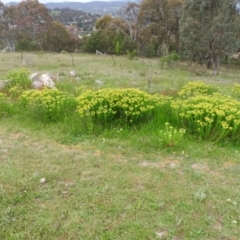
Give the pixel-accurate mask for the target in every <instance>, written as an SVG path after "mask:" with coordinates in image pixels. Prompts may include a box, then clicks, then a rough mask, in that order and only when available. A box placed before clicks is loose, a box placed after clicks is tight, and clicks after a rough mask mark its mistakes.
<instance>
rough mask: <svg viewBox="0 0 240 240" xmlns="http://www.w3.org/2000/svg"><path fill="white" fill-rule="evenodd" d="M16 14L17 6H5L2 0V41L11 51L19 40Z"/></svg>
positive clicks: (3, 45)
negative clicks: (15, 19)
mask: <svg viewBox="0 0 240 240" xmlns="http://www.w3.org/2000/svg"><path fill="white" fill-rule="evenodd" d="M15 14H16V11H15V7H13V6H10V7H8V6H5V5H4V4H3V3H1V2H0V43H1V45H2V46H1V47H4V48H6V49H8V50H10V51H13V50H15V46H16V42H17V31H16V25H15V22H14V16H15Z"/></svg>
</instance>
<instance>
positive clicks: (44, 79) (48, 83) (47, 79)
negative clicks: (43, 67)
mask: <svg viewBox="0 0 240 240" xmlns="http://www.w3.org/2000/svg"><path fill="white" fill-rule="evenodd" d="M40 80H41V82H42V83H43V84H44V86H45V87H48V88H55V83H54V82H53V80H52V78H51V77H50V75H49V74H48V73H45V74H42V76H41V78H40Z"/></svg>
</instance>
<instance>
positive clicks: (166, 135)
mask: <svg viewBox="0 0 240 240" xmlns="http://www.w3.org/2000/svg"><path fill="white" fill-rule="evenodd" d="M185 132H186V130H185V129H184V128H180V129H177V128H175V127H173V126H171V125H170V124H169V123H168V122H166V123H165V128H164V129H162V130H160V141H161V144H162V145H163V146H167V147H176V146H178V145H179V144H180V143H181V141H182V138H183V136H184V134H185Z"/></svg>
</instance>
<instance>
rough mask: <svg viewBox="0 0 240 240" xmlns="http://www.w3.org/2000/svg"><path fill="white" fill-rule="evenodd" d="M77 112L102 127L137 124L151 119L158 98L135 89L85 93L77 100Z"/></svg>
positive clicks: (102, 90)
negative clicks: (114, 124) (113, 124)
mask: <svg viewBox="0 0 240 240" xmlns="http://www.w3.org/2000/svg"><path fill="white" fill-rule="evenodd" d="M77 102H78V107H77V111H78V112H79V114H80V117H82V118H84V117H85V118H89V121H90V122H91V123H98V124H100V125H103V126H110V125H111V124H112V123H117V124H127V125H132V124H139V123H142V122H145V121H147V120H149V119H151V118H152V117H153V111H154V109H155V107H156V106H157V105H159V104H160V100H159V98H157V97H155V96H151V95H149V94H148V93H146V92H143V91H140V90H137V89H101V90H98V91H91V90H89V91H86V92H84V93H82V94H81V95H80V96H79V97H78V98H77Z"/></svg>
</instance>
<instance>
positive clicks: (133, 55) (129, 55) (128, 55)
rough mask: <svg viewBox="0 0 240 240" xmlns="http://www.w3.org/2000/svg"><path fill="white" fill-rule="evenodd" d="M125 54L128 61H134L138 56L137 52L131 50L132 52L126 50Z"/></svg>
mask: <svg viewBox="0 0 240 240" xmlns="http://www.w3.org/2000/svg"><path fill="white" fill-rule="evenodd" d="M126 53H127V57H128V59H129V60H132V59H134V58H135V57H136V56H137V54H138V52H137V50H133V51H132V52H130V51H129V50H127V51H126Z"/></svg>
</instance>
